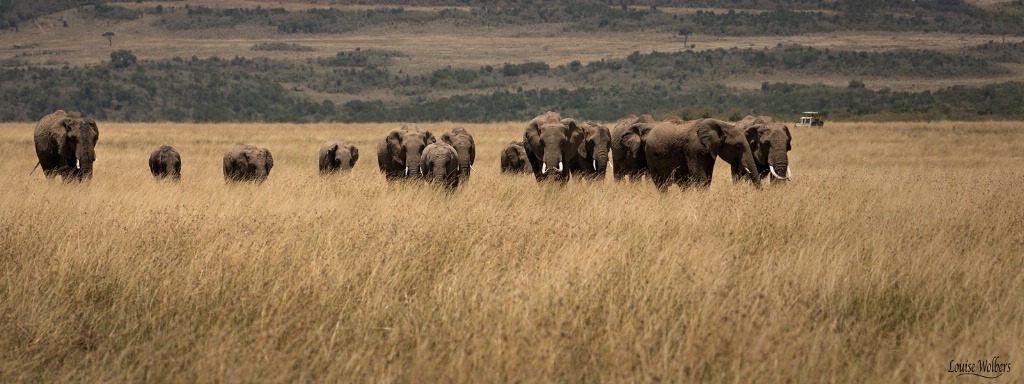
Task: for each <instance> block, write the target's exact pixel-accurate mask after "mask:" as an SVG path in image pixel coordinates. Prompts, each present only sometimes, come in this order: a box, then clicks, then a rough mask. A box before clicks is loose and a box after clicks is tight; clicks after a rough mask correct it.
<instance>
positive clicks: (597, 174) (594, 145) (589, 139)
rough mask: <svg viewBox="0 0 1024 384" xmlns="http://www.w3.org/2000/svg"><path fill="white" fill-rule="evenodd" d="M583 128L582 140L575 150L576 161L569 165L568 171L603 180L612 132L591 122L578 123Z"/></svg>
mask: <svg viewBox="0 0 1024 384" xmlns="http://www.w3.org/2000/svg"><path fill="white" fill-rule="evenodd" d="M580 127H582V128H583V134H584V137H583V142H582V143H580V146H579V148H578V150H577V152H576V154H577V156H576V161H574V162H572V166H571V167H569V170H570V172H572V173H573V174H578V175H580V177H583V178H587V179H598V180H604V175H605V171H606V170H607V169H608V150H609V149H610V148H611V141H612V134H611V132H610V131H609V130H608V127H605V126H603V125H597V124H594V123H591V122H589V121H588V122H584V123H583V124H580Z"/></svg>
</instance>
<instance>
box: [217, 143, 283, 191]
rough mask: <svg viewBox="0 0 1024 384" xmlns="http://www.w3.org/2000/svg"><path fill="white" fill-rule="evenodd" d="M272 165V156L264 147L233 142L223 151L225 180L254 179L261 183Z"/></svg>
mask: <svg viewBox="0 0 1024 384" xmlns="http://www.w3.org/2000/svg"><path fill="white" fill-rule="evenodd" d="M273 167H274V158H273V157H271V156H270V151H269V150H267V149H266V148H256V146H253V145H248V144H235V145H234V146H232V147H231V148H228V150H227V151H225V152H224V180H225V181H255V182H257V183H262V182H263V181H265V180H266V179H267V175H269V174H270V169H271V168H273Z"/></svg>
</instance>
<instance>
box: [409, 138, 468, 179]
mask: <svg viewBox="0 0 1024 384" xmlns="http://www.w3.org/2000/svg"><path fill="white" fill-rule="evenodd" d="M460 161H461V159H460V158H459V152H458V151H457V150H456V149H455V147H453V146H451V145H450V144H448V143H446V142H444V141H438V142H436V143H433V144H430V145H428V146H427V147H426V148H424V149H423V155H421V156H420V165H419V166H420V167H421V169H420V173H421V174H422V175H423V177H424V178H425V179H427V181H429V182H432V183H436V184H440V185H444V186H445V188H448V189H455V187H458V186H459V180H461V179H462V176H461V169H460V167H459V162H460Z"/></svg>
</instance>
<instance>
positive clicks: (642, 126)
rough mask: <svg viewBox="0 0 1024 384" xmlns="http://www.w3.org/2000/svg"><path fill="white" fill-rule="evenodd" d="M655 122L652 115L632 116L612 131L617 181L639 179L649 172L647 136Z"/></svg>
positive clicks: (613, 159)
mask: <svg viewBox="0 0 1024 384" xmlns="http://www.w3.org/2000/svg"><path fill="white" fill-rule="evenodd" d="M654 125H655V121H654V118H653V117H651V115H641V116H639V117H638V116H635V115H630V116H628V117H626V118H625V119H623V120H622V121H621V122H619V124H617V125H616V126H615V129H614V130H612V142H611V150H612V161H613V162H614V163H615V168H614V169H613V174H614V176H615V180H622V178H624V177H627V176H628V177H630V178H637V177H640V176H641V175H643V174H644V173H645V172H647V154H646V153H644V151H645V147H646V144H647V134H648V133H650V132H651V128H652V127H654Z"/></svg>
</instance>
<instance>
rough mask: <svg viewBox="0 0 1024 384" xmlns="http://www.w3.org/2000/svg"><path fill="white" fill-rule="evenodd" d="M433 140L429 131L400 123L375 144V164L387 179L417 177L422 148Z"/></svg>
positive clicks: (418, 175) (419, 175)
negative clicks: (399, 125) (400, 124)
mask: <svg viewBox="0 0 1024 384" xmlns="http://www.w3.org/2000/svg"><path fill="white" fill-rule="evenodd" d="M435 142H437V138H435V137H434V134H433V133H430V131H427V130H422V129H420V128H419V127H417V126H415V125H413V126H409V125H405V124H402V126H401V127H400V128H396V129H394V130H392V131H391V132H389V133H388V135H387V136H385V137H384V138H383V139H381V141H380V143H378V144H377V165H378V166H379V167H380V171H381V172H382V173H384V177H385V178H386V179H387V180H396V179H400V178H419V177H421V174H420V155H422V154H423V148H425V147H426V146H428V145H430V144H433V143H435Z"/></svg>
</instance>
